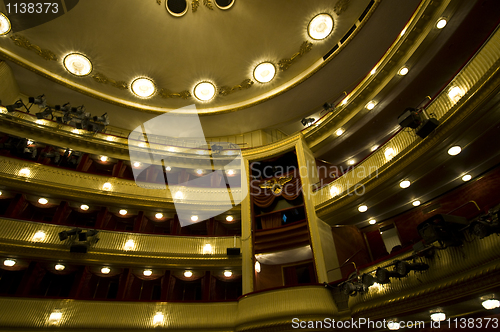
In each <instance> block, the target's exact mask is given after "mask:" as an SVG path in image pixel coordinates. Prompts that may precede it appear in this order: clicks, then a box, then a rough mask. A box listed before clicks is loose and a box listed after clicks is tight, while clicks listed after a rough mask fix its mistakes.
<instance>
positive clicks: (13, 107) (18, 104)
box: [5, 100, 24, 113]
mask: <svg viewBox="0 0 500 332" xmlns="http://www.w3.org/2000/svg"><path fill="white" fill-rule="evenodd" d="M23 105H24V104H23V102H22V101H21V100H18V101H16V102H15V103H14V104H12V105H7V106H5V108H6V109H7V112H9V113H10V112H14V111H15V110H16V108H21V107H22V106H23Z"/></svg>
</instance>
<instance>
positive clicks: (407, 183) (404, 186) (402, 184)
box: [399, 180, 411, 189]
mask: <svg viewBox="0 0 500 332" xmlns="http://www.w3.org/2000/svg"><path fill="white" fill-rule="evenodd" d="M410 185H411V182H410V181H408V180H404V181H401V183H400V184H399V186H400V187H401V188H403V189H405V188H408V187H409V186H410Z"/></svg>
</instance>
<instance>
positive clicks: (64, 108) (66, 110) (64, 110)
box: [54, 102, 71, 112]
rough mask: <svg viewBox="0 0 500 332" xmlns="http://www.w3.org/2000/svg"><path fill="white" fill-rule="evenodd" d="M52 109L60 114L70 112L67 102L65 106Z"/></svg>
mask: <svg viewBox="0 0 500 332" xmlns="http://www.w3.org/2000/svg"><path fill="white" fill-rule="evenodd" d="M54 109H55V110H56V111H61V112H69V111H71V104H70V103H69V102H67V103H66V104H64V105H62V106H61V105H56V106H54Z"/></svg>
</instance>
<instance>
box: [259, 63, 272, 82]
mask: <svg viewBox="0 0 500 332" xmlns="http://www.w3.org/2000/svg"><path fill="white" fill-rule="evenodd" d="M275 75H276V67H274V65H273V64H272V63H271V62H263V63H261V64H259V65H257V67H255V69H254V71H253V77H254V78H255V80H256V81H257V82H259V83H267V82H270V81H271V80H272V79H273V78H274V76H275Z"/></svg>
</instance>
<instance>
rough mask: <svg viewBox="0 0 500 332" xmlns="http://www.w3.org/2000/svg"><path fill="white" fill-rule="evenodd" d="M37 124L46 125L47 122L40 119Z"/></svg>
mask: <svg viewBox="0 0 500 332" xmlns="http://www.w3.org/2000/svg"><path fill="white" fill-rule="evenodd" d="M35 123H36V124H39V125H43V124H44V123H45V121H43V120H41V119H38V120H36V121H35Z"/></svg>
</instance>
